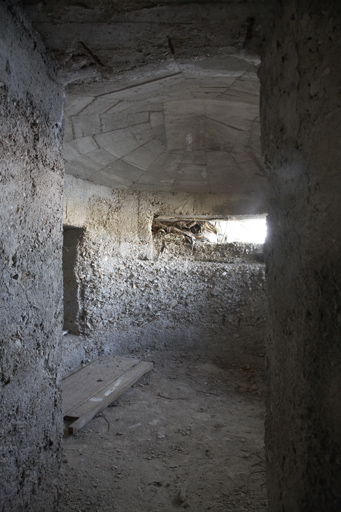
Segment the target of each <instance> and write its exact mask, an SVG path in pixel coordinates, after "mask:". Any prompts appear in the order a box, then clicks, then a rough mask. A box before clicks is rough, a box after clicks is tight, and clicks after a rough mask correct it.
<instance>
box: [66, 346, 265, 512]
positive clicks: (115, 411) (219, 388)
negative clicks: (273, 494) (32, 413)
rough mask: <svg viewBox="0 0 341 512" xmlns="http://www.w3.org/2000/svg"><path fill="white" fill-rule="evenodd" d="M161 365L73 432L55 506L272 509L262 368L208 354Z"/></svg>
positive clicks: (144, 511) (172, 356) (164, 358)
mask: <svg viewBox="0 0 341 512" xmlns="http://www.w3.org/2000/svg"><path fill="white" fill-rule="evenodd" d="M144 359H145V360H151V361H154V363H155V367H154V369H153V370H152V371H151V372H150V373H148V374H147V375H145V376H144V377H143V378H142V379H141V380H140V381H139V382H138V383H137V384H135V385H134V387H132V388H131V389H130V390H128V391H127V392H126V393H125V394H124V395H122V396H121V398H119V399H118V400H117V401H116V402H114V403H113V404H112V405H111V406H110V407H109V408H107V409H105V411H104V412H103V413H101V414H100V415H99V416H97V417H96V418H94V419H93V420H92V421H91V422H90V423H88V425H86V426H85V427H84V428H83V430H82V431H80V432H79V433H78V434H77V435H76V436H69V437H66V439H65V441H64V456H63V464H62V477H61V499H60V503H59V507H58V512H67V511H70V510H76V511H79V512H80V511H81V512H90V511H91V512H109V511H110V512H164V511H173V510H176V509H178V510H180V509H187V508H188V509H189V510H193V511H195V512H203V511H208V510H210V511H212V512H223V511H224V512H228V511H231V512H232V511H233V512H235V511H249V512H265V511H266V509H267V500H266V488H265V473H264V449H263V448H264V447H263V430H264V403H263V398H264V396H263V395H264V393H263V379H262V375H261V373H259V372H253V371H252V370H251V368H250V367H249V366H248V365H246V366H244V367H239V366H236V365H235V366H230V365H228V364H225V363H224V362H223V361H222V360H221V359H215V360H214V359H213V360H210V358H209V357H208V356H207V354H204V353H191V355H189V354H179V353H173V352H155V353H152V354H149V355H148V357H145V358H144Z"/></svg>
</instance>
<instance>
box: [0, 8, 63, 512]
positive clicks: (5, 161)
mask: <svg viewBox="0 0 341 512" xmlns="http://www.w3.org/2000/svg"><path fill="white" fill-rule="evenodd" d="M0 32H1V39H2V40H1V45H0V118H1V123H0V197H1V201H0V217H1V224H0V290H1V295H0V325H1V331H0V393H1V400H0V464H1V478H0V510H1V511H2V512H20V511H22V510H30V511H31V512H41V511H42V510H44V511H47V512H48V511H52V510H53V508H54V505H55V503H56V498H57V492H58V490H57V478H58V472H59V462H60V449H61V432H62V424H61V420H62V417H61V405H60V386H59V377H58V367H59V362H60V346H61V344H60V339H61V327H62V324H61V318H62V272H61V241H62V238H61V233H62V191H63V189H62V174H63V162H62V155H61V129H62V126H61V123H60V119H61V116H62V101H63V94H62V92H61V91H60V88H59V86H57V85H56V83H55V82H54V79H53V76H54V72H53V67H52V65H51V63H49V61H48V59H47V57H46V55H45V54H44V51H43V48H42V45H41V43H40V41H39V40H38V39H37V38H36V37H35V36H34V35H33V33H32V30H31V28H30V26H29V24H28V23H27V21H26V20H25V19H24V18H23V17H22V16H21V14H20V11H18V10H17V9H16V8H14V7H13V5H12V6H11V7H9V4H7V2H2V3H1V5H0ZM28 63H30V64H29V65H28ZM42 91H44V93H42Z"/></svg>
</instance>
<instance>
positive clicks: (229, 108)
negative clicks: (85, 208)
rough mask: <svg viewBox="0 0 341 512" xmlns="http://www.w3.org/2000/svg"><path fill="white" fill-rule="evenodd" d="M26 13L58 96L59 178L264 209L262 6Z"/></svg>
mask: <svg viewBox="0 0 341 512" xmlns="http://www.w3.org/2000/svg"><path fill="white" fill-rule="evenodd" d="M24 3H25V4H26V6H27V9H28V10H29V12H30V16H31V17H32V18H33V20H34V23H35V26H36V28H37V29H38V31H39V32H40V33H41V35H42V37H43V40H44V42H45V44H46V45H47V48H48V49H49V51H51V52H53V53H54V55H55V57H56V61H57V62H58V66H59V68H60V69H59V76H60V80H61V81H64V83H65V84H66V86H67V89H66V91H67V96H66V105H65V138H64V159H65V170H66V173H68V174H71V175H73V176H76V177H79V178H83V179H86V180H88V181H91V182H94V183H97V184H102V185H106V186H108V187H111V188H121V189H130V190H150V191H156V190H158V191H165V192H197V193H203V194H207V193H212V194H220V193H223V194H228V195H229V196H230V197H231V199H232V198H233V199H238V198H243V197H245V196H248V197H249V198H250V197H252V196H255V198H256V197H257V196H262V199H260V202H262V201H263V196H264V195H265V184H266V176H265V171H264V168H263V163H262V157H261V151H260V131H259V82H258V78H257V67H258V64H259V54H260V49H261V44H262V40H263V37H264V26H265V25H266V23H267V21H266V20H267V19H268V18H269V7H268V5H267V3H266V2H255V1H252V0H249V1H248V2H243V3H240V2H238V1H231V0H230V1H226V2H222V1H214V2H196V3H191V2H187V1H182V2H181V1H179V2H176V1H164V2H163V1H161V2H159V3H157V4H156V3H154V2H149V1H147V0H143V1H142V2H135V1H133V0H130V1H129V2H120V1H116V2H111V1H109V0H101V1H98V2H94V1H90V0H87V1H85V2H83V3H77V2H73V1H72V0H61V1H59V2H51V3H49V2H42V1H37V0H27V1H24Z"/></svg>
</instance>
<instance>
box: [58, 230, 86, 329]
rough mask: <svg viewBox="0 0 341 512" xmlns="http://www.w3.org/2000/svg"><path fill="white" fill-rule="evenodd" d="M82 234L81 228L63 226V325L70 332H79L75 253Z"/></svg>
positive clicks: (78, 296) (78, 293)
mask: <svg viewBox="0 0 341 512" xmlns="http://www.w3.org/2000/svg"><path fill="white" fill-rule="evenodd" d="M83 235H84V229H83V228H75V227H73V226H64V229H63V287H64V327H63V330H65V331H68V332H69V333H70V334H76V335H79V334H80V330H79V316H80V291H79V284H78V280H77V271H76V265H77V254H78V248H79V245H80V243H81V241H82V238H83Z"/></svg>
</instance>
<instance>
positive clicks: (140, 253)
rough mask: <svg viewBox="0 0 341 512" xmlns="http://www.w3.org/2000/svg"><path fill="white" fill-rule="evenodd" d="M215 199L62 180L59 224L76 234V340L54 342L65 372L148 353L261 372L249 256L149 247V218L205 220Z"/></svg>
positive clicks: (253, 265)
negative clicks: (190, 355)
mask: <svg viewBox="0 0 341 512" xmlns="http://www.w3.org/2000/svg"><path fill="white" fill-rule="evenodd" d="M221 200H222V199H221V198H219V197H218V198H215V197H214V196H212V197H209V196H207V197H206V199H205V200H203V199H202V198H200V197H196V196H191V195H189V194H163V193H162V194H160V193H152V194H148V193H145V192H127V191H117V190H116V191H111V190H110V189H107V188H105V187H102V186H98V185H92V184H90V183H89V182H86V181H82V180H80V179H76V178H72V177H70V176H67V177H66V188H65V206H64V222H65V224H67V225H69V226H75V227H78V228H79V227H84V228H85V231H84V234H83V237H82V239H81V241H80V244H79V247H78V257H77V261H76V268H75V273H76V276H77V281H78V287H79V290H78V295H79V297H80V316H79V327H80V330H81V333H82V336H81V340H80V339H77V338H76V337H75V336H71V337H70V336H66V337H64V338H63V349H64V350H63V351H64V355H63V367H64V369H65V371H67V370H69V369H71V368H73V367H75V366H78V365H79V364H80V362H81V361H82V360H83V361H84V362H85V361H87V360H91V359H93V358H94V357H96V356H97V355H98V354H101V353H103V352H104V353H108V352H111V353H114V352H118V353H124V352H125V353H126V352H136V351H139V352H148V350H152V349H161V350H172V349H176V350H179V349H180V350H182V351H187V350H192V351H193V350H196V349H201V350H203V349H204V350H207V352H208V353H209V354H210V355H211V356H212V357H213V356H214V355H215V356H218V357H220V358H225V359H228V360H229V361H230V363H232V361H238V362H240V363H241V362H244V363H245V362H248V363H249V362H251V363H252V364H254V365H258V366H262V365H263V358H262V356H263V355H264V331H265V329H264V326H265V316H266V296H265V289H264V265H263V264H261V263H259V262H257V261H256V260H255V259H254V258H252V257H251V256H250V254H247V253H248V252H252V248H251V247H246V248H245V247H244V248H243V249H242V250H238V248H236V247H235V246H225V247H218V246H215V247H213V246H211V245H206V244H203V245H201V246H200V244H198V250H197V251H196V252H194V253H192V251H191V248H190V247H189V246H185V245H184V243H183V242H180V240H179V239H172V238H171V239H170V241H169V242H167V245H166V249H165V250H164V251H163V252H162V253H161V252H160V245H161V244H160V241H159V240H156V241H155V243H154V242H153V239H152V234H151V222H152V218H153V215H161V214H162V215H171V214H174V213H175V212H177V213H178V214H182V215H193V214H194V215H195V214H199V213H200V214H205V213H206V214H212V213H213V212H214V211H216V212H218V211H219V210H220V209H221V208H223V207H224V204H223V203H222V204H220V203H219V201H221ZM220 213H221V211H220ZM71 332H74V330H73V329H71Z"/></svg>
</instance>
